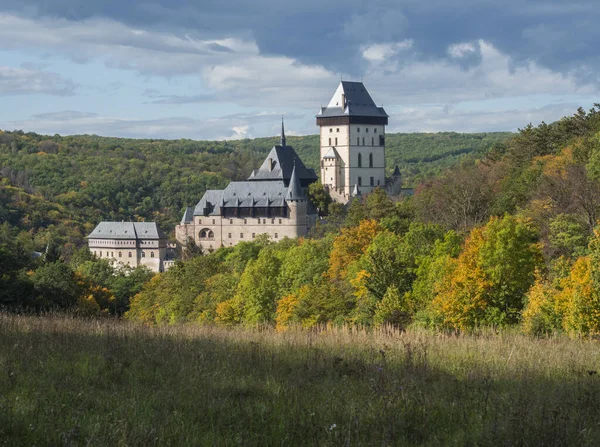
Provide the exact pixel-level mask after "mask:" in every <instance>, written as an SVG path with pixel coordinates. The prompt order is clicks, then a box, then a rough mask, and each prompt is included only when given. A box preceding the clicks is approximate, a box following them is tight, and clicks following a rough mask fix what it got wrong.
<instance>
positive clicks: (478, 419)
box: [0, 314, 600, 445]
mask: <svg viewBox="0 0 600 447" xmlns="http://www.w3.org/2000/svg"><path fill="white" fill-rule="evenodd" d="M596 371H600V349H599V346H598V344H597V343H596V342H594V341H577V340H569V339H566V338H560V337H555V338H548V339H533V338H527V337H524V336H521V335H518V334H516V333H502V332H501V333H494V332H492V331H490V332H484V333H481V334H478V335H435V334H431V333H427V332H407V333H401V332H397V331H393V330H391V329H389V328H388V329H384V330H379V331H366V330H358V329H354V330H353V329H351V328H342V329H323V330H320V331H312V332H302V331H290V332H286V333H282V334H279V333H275V332H272V331H270V330H267V329H263V330H259V329H256V330H240V329H237V330H227V329H223V328H210V327H209V328H207V327H197V326H173V327H159V328H156V327H152V328H149V327H143V326H137V325H133V324H131V323H127V322H122V321H118V320H101V321H92V320H81V319H77V318H73V317H66V316H46V317H32V316H15V315H7V314H0V441H2V442H4V443H5V444H8V445H84V444H85V445H171V444H178V445H182V444H183V445H186V444H189V445H240V444H241V445H566V444H576V445H599V444H600V427H599V425H598V424H599V423H600V378H599V377H598V374H597V373H596Z"/></svg>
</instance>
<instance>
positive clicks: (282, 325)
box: [275, 295, 299, 332]
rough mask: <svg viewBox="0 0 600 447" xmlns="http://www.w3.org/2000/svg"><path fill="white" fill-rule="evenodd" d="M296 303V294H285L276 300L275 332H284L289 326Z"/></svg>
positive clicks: (297, 301)
mask: <svg viewBox="0 0 600 447" xmlns="http://www.w3.org/2000/svg"><path fill="white" fill-rule="evenodd" d="M298 303H299V300H298V297H297V296H296V295H287V296H284V297H283V298H281V299H280V300H279V301H277V310H276V312H275V313H276V317H275V323H276V325H275V329H276V330H277V332H284V331H286V330H287V329H288V328H289V326H290V323H291V322H292V319H293V317H294V311H295V310H296V307H297V306H298Z"/></svg>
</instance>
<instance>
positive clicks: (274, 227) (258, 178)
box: [175, 81, 399, 252]
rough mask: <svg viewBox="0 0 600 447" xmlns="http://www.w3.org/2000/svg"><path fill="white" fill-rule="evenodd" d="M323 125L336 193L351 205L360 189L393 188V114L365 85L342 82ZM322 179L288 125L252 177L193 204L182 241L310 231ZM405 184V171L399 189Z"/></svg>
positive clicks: (226, 241) (212, 242)
mask: <svg viewBox="0 0 600 447" xmlns="http://www.w3.org/2000/svg"><path fill="white" fill-rule="evenodd" d="M316 118H317V125H318V126H319V127H320V129H321V132H320V151H321V166H320V170H321V181H322V183H323V186H324V187H325V188H326V189H327V190H328V191H329V193H330V195H331V197H332V198H333V199H334V200H336V201H338V202H341V203H347V202H348V201H349V200H350V199H351V198H352V197H353V196H355V195H358V194H360V193H361V192H366V193H368V192H371V191H373V190H374V189H375V188H377V187H378V186H379V187H382V188H384V187H388V189H389V186H390V181H389V180H388V181H387V182H386V178H385V126H386V125H387V123H388V115H387V114H386V112H385V110H384V109H383V107H377V106H376V105H375V103H374V101H373V99H371V96H370V95H369V93H368V92H367V90H366V88H365V86H364V85H363V83H362V82H348V81H342V82H340V85H339V86H338V88H337V90H336V91H335V93H334V95H333V97H332V98H331V101H329V104H328V105H327V107H321V109H320V110H319V112H318V114H317V116H316ZM316 181H317V175H316V173H315V171H314V170H312V169H309V168H307V167H306V166H305V165H304V163H303V162H302V160H301V159H300V157H298V154H296V152H295V151H294V149H293V148H292V147H291V146H288V145H287V144H286V138H285V131H284V128H283V122H282V125H281V141H280V144H278V145H276V146H274V147H273V148H272V149H271V151H270V152H269V154H268V155H267V158H266V159H265V161H264V162H263V163H262V165H261V166H260V168H258V169H255V170H254V171H252V173H251V174H250V177H248V179H247V180H246V181H242V182H231V183H229V185H228V186H227V187H226V188H225V189H222V190H208V191H206V192H205V193H204V195H203V196H202V198H201V199H200V201H199V202H198V203H197V204H196V206H195V207H188V208H187V209H186V210H185V212H184V215H183V218H182V219H181V223H180V224H179V225H178V226H177V227H176V229H175V235H176V239H177V242H178V243H179V244H181V245H182V246H186V245H187V243H188V241H189V240H192V241H194V242H195V244H196V245H198V246H200V247H202V249H203V250H204V251H208V252H210V251H212V250H216V249H217V248H219V247H221V246H225V247H226V246H231V245H235V244H237V243H238V242H242V241H248V240H252V239H254V238H256V237H257V236H259V235H261V234H267V235H268V236H269V237H270V238H271V239H272V240H275V241H277V240H279V239H282V238H284V237H290V238H296V237H299V236H303V235H306V234H307V233H308V231H309V229H310V228H311V227H312V226H314V225H315V223H316V221H317V218H318V215H317V210H316V209H315V207H314V206H313V204H312V203H311V202H310V201H309V200H308V197H307V195H306V192H307V190H308V186H309V185H310V184H311V183H313V182H316ZM398 183H399V172H398V170H396V172H395V175H394V177H393V178H392V182H391V184H392V186H393V185H394V184H398Z"/></svg>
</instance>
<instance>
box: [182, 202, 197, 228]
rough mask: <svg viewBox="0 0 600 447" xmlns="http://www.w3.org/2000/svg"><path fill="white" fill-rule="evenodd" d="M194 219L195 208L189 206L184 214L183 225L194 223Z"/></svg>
mask: <svg viewBox="0 0 600 447" xmlns="http://www.w3.org/2000/svg"><path fill="white" fill-rule="evenodd" d="M193 217H194V207H193V206H188V207H187V208H186V209H185V212H184V213H183V217H182V218H181V222H180V223H181V225H183V224H188V223H192V220H193Z"/></svg>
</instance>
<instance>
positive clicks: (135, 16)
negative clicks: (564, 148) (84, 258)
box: [0, 0, 600, 140]
mask: <svg viewBox="0 0 600 447" xmlns="http://www.w3.org/2000/svg"><path fill="white" fill-rule="evenodd" d="M598 23H600V5H598V0H570V1H564V0H561V1H552V0H519V1H517V0H502V1H498V0H494V1H488V0H451V1H449V0H370V1H365V0H332V1H329V0H301V1H289V0H252V1H249V0H229V1H222V0H196V1H189V0H154V1H130V0H118V1H117V0H85V1H84V0H0V129H4V130H15V129H22V130H24V131H26V132H28V131H33V132H38V133H44V134H51V135H53V134H56V133H58V134H61V135H67V134H84V133H87V134H97V135H104V136H119V137H135V138H169V139H179V138H191V139H208V140H224V139H237V138H254V137H261V136H270V135H276V134H278V132H279V129H280V119H281V116H283V117H284V119H285V122H286V131H287V133H288V134H290V135H306V134H314V133H317V132H318V128H317V127H316V124H315V114H316V113H317V111H318V110H319V107H320V106H321V105H325V104H327V103H328V102H329V99H330V97H331V96H332V95H333V93H334V91H335V89H336V87H337V85H338V83H339V81H340V79H344V80H354V81H358V80H361V79H362V80H363V82H364V83H365V86H366V87H367V89H368V90H369V92H370V93H371V96H372V97H373V99H374V101H375V102H376V103H377V104H378V105H383V106H384V107H385V109H386V111H387V112H388V114H389V115H390V120H389V123H390V124H389V126H388V132H439V131H456V132H483V131H504V130H513V131H514V130H517V129H518V128H520V127H524V126H525V125H527V124H528V123H530V122H531V123H533V124H539V123H540V122H541V121H546V122H551V121H554V120H556V119H559V118H560V117H562V116H565V115H570V114H572V113H574V112H575V111H576V109H577V108H578V107H580V106H581V107H584V108H586V109H589V108H590V107H592V106H593V104H594V103H599V102H600V49H599V48H600V47H599V46H598V44H599V43H600V27H599V26H598Z"/></svg>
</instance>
